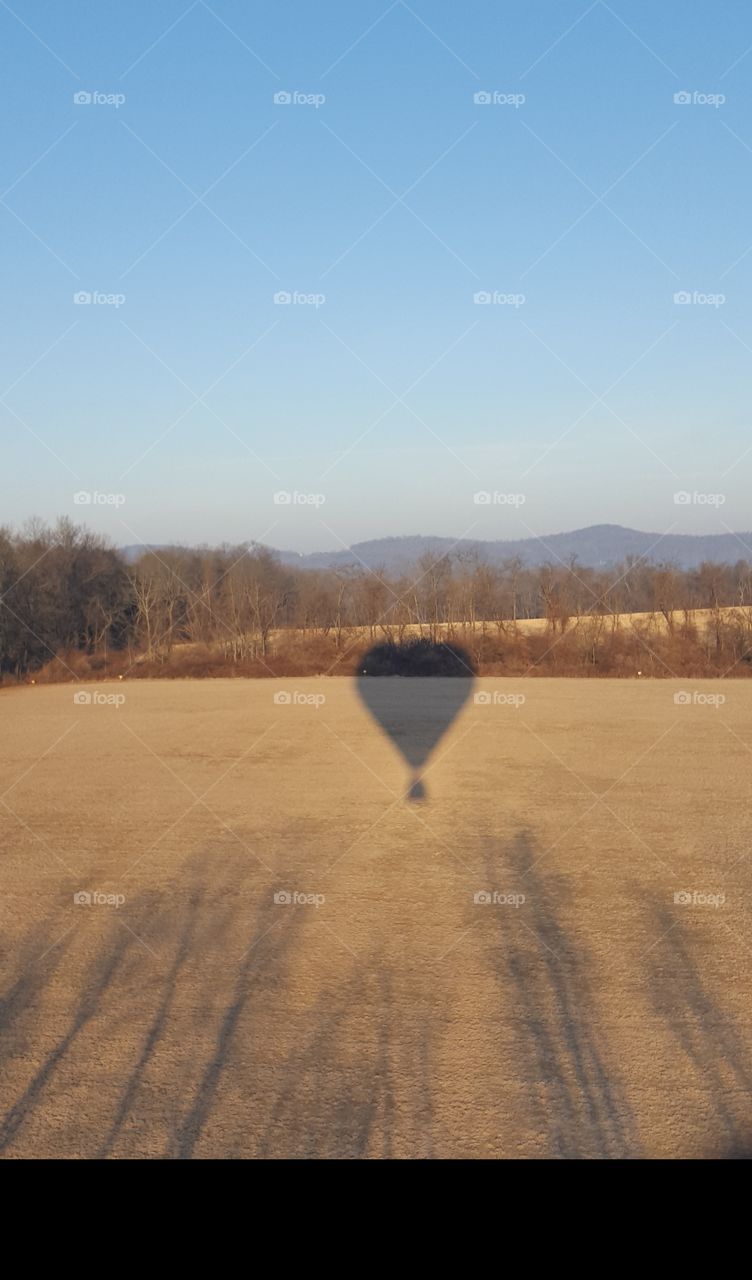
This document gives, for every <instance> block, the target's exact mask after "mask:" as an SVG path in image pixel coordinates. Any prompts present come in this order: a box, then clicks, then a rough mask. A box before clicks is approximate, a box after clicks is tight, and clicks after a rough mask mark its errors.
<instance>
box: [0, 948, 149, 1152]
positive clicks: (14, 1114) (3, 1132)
mask: <svg viewBox="0 0 752 1280" xmlns="http://www.w3.org/2000/svg"><path fill="white" fill-rule="evenodd" d="M137 945H138V943H137V941H136V939H135V938H134V937H132V936H130V935H129V934H128V933H126V932H124V931H120V932H118V933H117V934H115V935H112V936H110V937H109V938H108V939H107V940H106V942H105V944H104V945H103V947H102V949H101V952H100V954H99V955H98V956H97V958H96V959H95V961H94V963H93V964H92V965H91V967H90V970H89V974H88V978H87V983H86V987H85V990H84V991H83V993H82V995H81V997H80V999H79V1002H78V1004H77V1007H76V1010H75V1013H74V1014H73V1016H72V1017H71V1019H70V1023H69V1026H68V1030H67V1031H66V1032H65V1034H64V1035H63V1036H62V1037H61V1038H60V1039H59V1040H58V1042H57V1043H56V1045H55V1046H54V1048H53V1049H52V1050H51V1051H50V1052H49V1053H48V1054H47V1056H46V1057H45V1059H44V1061H43V1062H42V1063H41V1065H40V1066H39V1067H38V1069H37V1070H36V1072H35V1073H34V1076H33V1078H32V1080H31V1081H30V1083H29V1084H28V1085H27V1086H26V1088H25V1089H24V1090H23V1092H22V1094H21V1095H20V1097H19V1098H18V1099H17V1100H16V1102H15V1103H14V1104H13V1105H12V1106H11V1107H10V1108H9V1109H8V1111H7V1112H6V1114H5V1115H4V1116H3V1119H2V1121H0V1152H3V1151H5V1150H6V1148H7V1147H8V1146H9V1145H10V1144H11V1143H12V1142H13V1140H14V1139H15V1137H16V1136H17V1134H18V1132H19V1130H20V1129H21V1127H22V1126H23V1124H24V1123H25V1121H26V1119H27V1117H28V1116H29V1115H30V1113H31V1112H32V1111H33V1109H34V1108H35V1107H36V1106H37V1104H38V1103H39V1102H40V1100H41V1098H42V1095H43V1094H44V1091H45V1090H46V1088H47V1087H48V1085H49V1084H50V1082H51V1081H52V1079H53V1077H54V1075H55V1073H56V1071H57V1070H58V1068H59V1067H60V1066H61V1065H62V1063H63V1062H64V1060H65V1059H66V1057H67V1055H68V1053H69V1052H70V1050H71V1048H72V1047H73V1045H74V1044H75V1043H76V1041H77V1040H78V1038H79V1037H80V1035H81V1033H82V1032H83V1031H84V1030H85V1029H86V1028H87V1027H88V1026H89V1024H90V1023H91V1022H92V1020H93V1019H94V1018H95V1017H96V1016H97V1015H98V1013H99V1011H100V1002H101V1000H102V999H103V998H104V996H105V995H106V994H107V993H108V991H109V990H110V988H111V986H112V983H113V982H114V981H115V979H116V978H117V976H118V975H119V973H120V972H121V970H122V967H123V964H124V961H125V959H126V957H127V956H128V955H129V953H130V952H131V951H132V950H133V948H134V947H135V946H137ZM58 963H59V961H58ZM49 980H50V975H49V973H47V975H46V977H45V978H43V979H38V985H37V986H36V994H37V996H38V995H39V994H40V992H41V991H42V990H43V989H44V987H45V986H46V985H47V983H48V982H49ZM20 1013H21V1009H20V1007H19V1005H18V1004H16V1007H15V1009H14V1008H12V1007H11V1008H10V1009H9V1008H8V1007H6V1008H5V1011H4V1021H3V1024H2V1028H1V1029H2V1031H3V1033H5V1032H6V1031H7V1029H8V1026H9V1025H10V1019H11V1018H12V1017H18V1016H19V1015H20Z"/></svg>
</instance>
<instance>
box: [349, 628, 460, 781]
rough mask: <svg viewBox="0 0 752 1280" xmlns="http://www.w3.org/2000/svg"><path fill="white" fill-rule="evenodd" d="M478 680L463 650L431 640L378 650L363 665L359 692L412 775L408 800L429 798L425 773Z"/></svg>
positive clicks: (367, 655) (369, 652) (365, 659)
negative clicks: (425, 768) (427, 765)
mask: <svg viewBox="0 0 752 1280" xmlns="http://www.w3.org/2000/svg"><path fill="white" fill-rule="evenodd" d="M474 677H475V671H474V668H473V663H472V659H471V658H470V657H469V655H468V654H467V653H465V652H464V650H463V649H460V648H458V647H457V646H456V645H450V644H441V643H438V644H436V643H434V642H433V641H431V640H426V639H420V640H410V641H407V642H406V643H404V644H394V643H389V644H380V645H376V646H375V648H373V649H369V651H368V653H366V655H365V657H364V658H363V659H362V660H361V662H360V666H359V671H358V678H357V685H358V693H359V694H360V697H361V698H362V699H363V702H364V703H365V705H366V706H367V708H368V710H369V711H370V713H371V715H372V716H373V718H374V720H376V722H377V723H378V724H379V725H380V726H381V728H382V729H383V730H384V733H386V734H387V735H388V737H390V738H391V740H392V742H393V743H394V745H395V746H396V748H397V750H398V751H400V752H401V753H402V755H403V756H404V758H405V760H406V761H407V763H408V764H409V766H410V768H411V770H412V776H411V780H410V786H409V789H408V792H407V796H408V799H410V800H423V799H425V796H426V790H425V786H424V784H423V782H422V781H421V776H420V775H421V772H422V770H423V768H424V766H425V763H426V760H427V759H428V757H429V756H430V754H431V752H432V751H433V750H434V748H435V747H436V744H437V743H438V742H439V740H440V739H441V738H442V737H443V736H444V734H445V733H446V731H447V729H448V728H449V726H450V724H451V723H452V721H453V720H454V719H455V717H456V716H457V715H458V713H459V712H460V711H461V710H462V707H463V706H464V704H465V702H466V701H467V699H468V697H469V696H470V692H471V690H472V686H473V680H474Z"/></svg>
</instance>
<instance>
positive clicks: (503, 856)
mask: <svg viewBox="0 0 752 1280" xmlns="http://www.w3.org/2000/svg"><path fill="white" fill-rule="evenodd" d="M537 857H539V854H538V853H537V852H536V848H535V845H534V844H533V842H532V841H531V840H530V839H529V838H528V837H527V836H526V835H524V834H520V835H518V837H517V838H516V839H515V840H514V841H513V843H512V844H511V846H510V847H508V848H503V849H501V850H500V849H499V845H498V842H496V843H495V845H494V843H493V842H488V843H487V845H486V848H485V858H484V861H485V872H486V878H487V884H488V886H489V888H490V889H491V890H492V891H494V890H495V891H496V892H497V893H500V894H509V893H510V891H511V890H512V889H514V890H515V891H519V892H521V893H524V895H525V902H524V904H523V905H522V906H520V907H519V908H508V907H505V908H503V909H502V910H500V911H499V913H498V916H497V919H498V922H499V931H500V934H501V937H500V944H499V945H498V946H496V947H494V950H493V953H492V963H493V966H494V970H495V974H496V978H497V980H498V984H499V997H500V1000H502V1001H503V1006H502V1008H501V1011H500V1012H501V1016H502V1017H504V1018H507V1017H508V1016H509V1015H508V1011H509V1010H510V1009H511V1010H512V1011H513V1017H514V1018H515V1021H516V1022H517V1024H518V1049H517V1053H516V1058H515V1062H516V1064H518V1073H519V1078H520V1079H521V1080H523V1081H524V1082H526V1083H527V1084H528V1086H529V1087H528V1088H527V1090H526V1093H527V1096H528V1097H529V1099H530V1110H531V1116H530V1121H531V1125H532V1126H534V1128H535V1130H536V1132H537V1134H538V1136H539V1138H540V1139H541V1140H542V1143H543V1148H544V1150H543V1152H542V1154H544V1155H548V1156H552V1157H559V1158H564V1159H576V1158H595V1159H604V1158H612V1159H624V1158H628V1157H635V1156H639V1155H640V1145H639V1139H638V1136H637V1130H636V1125H635V1121H634V1117H633V1114H632V1109H631V1106H630V1104H629V1101H628V1098H627V1095H626V1092H625V1089H624V1087H623V1086H622V1084H621V1082H620V1076H619V1070H618V1068H617V1065H616V1063H615V1061H614V1056H615V1055H614V1054H613V1053H612V1051H611V1047H610V1046H609V1043H608V1040H607V1038H606V1036H605V1034H604V1032H603V1029H602V1028H601V1026H600V1020H599V1013H598V1009H597V1007H596V1005H595V1002H594V1000H593V998H592V995H591V991H590V985H591V978H592V976H593V962H592V960H591V958H590V956H589V954H588V952H587V951H586V949H585V947H584V945H583V943H582V941H581V939H580V938H577V939H575V938H574V937H573V935H572V931H571V929H570V928H569V927H568V926H567V925H566V924H565V923H564V921H565V919H566V918H567V916H568V915H569V906H570V902H571V891H570V889H569V885H568V882H567V881H566V879H565V878H564V877H562V876H560V875H557V874H556V873H555V872H552V870H551V860H550V858H548V859H546V861H545V865H544V864H543V863H541V865H540V866H536V865H535V864H536V858H537ZM507 875H508V878H507ZM502 876H503V880H502ZM510 911H513V912H514V919H511V918H510V917H509V914H508V913H509V912H510Z"/></svg>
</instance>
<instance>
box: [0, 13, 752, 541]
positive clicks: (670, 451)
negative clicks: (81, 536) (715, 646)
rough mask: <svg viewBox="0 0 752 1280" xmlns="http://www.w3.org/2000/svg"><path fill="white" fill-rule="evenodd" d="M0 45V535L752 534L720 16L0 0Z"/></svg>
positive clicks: (729, 42) (744, 281)
mask: <svg viewBox="0 0 752 1280" xmlns="http://www.w3.org/2000/svg"><path fill="white" fill-rule="evenodd" d="M0 39H1V40H2V46H3V49H4V54H5V58H4V61H5V64H6V66H5V75H4V79H3V84H2V89H1V90H0V92H1V93H2V97H3V110H4V117H5V128H4V131H3V144H2V149H1V152H0V183H1V188H2V191H3V192H4V193H5V194H4V195H3V197H2V201H3V202H2V204H0V220H2V229H3V245H4V279H3V286H4V287H3V296H4V304H5V315H6V332H7V339H6V342H5V343H4V345H3V350H2V356H1V357H0V360H1V362H2V370H1V372H0V376H1V378H2V384H1V386H0V392H2V404H0V423H1V424H2V432H3V467H2V475H3V485H2V504H1V507H0V520H1V521H3V522H6V523H14V524H20V523H21V522H22V521H24V520H25V519H26V518H28V517H29V516H31V515H37V516H41V517H43V518H45V519H53V518H54V517H55V516H57V515H69V516H71V517H73V518H75V519H84V520H85V521H86V523H88V524H89V525H91V526H92V527H94V528H96V529H98V530H101V531H102V532H105V533H107V534H108V535H109V536H110V537H112V538H113V539H114V540H115V541H116V542H118V543H132V542H137V541H141V540H143V541H155V542H168V541H181V542H209V543H217V542H221V541H238V540H242V539H249V538H253V539H261V540H263V541H266V542H268V543H269V544H271V545H275V546H280V547H291V548H297V549H300V550H314V549H324V548H334V547H338V546H340V545H342V544H350V543H352V542H354V541H358V540H362V539H366V538H372V537H378V536H382V535H391V534H401V533H439V534H448V535H453V536H457V537H461V536H473V537H483V538H494V537H504V538H507V537H527V536H530V534H531V533H536V534H546V533H551V532H555V531H557V530H562V529H568V528H574V527H579V526H582V525H585V524H591V523H601V522H613V523H622V524H629V525H632V526H635V527H638V528H642V529H653V530H655V531H656V532H659V533H660V532H664V531H667V530H669V529H671V530H672V531H673V532H713V531H718V532H722V531H725V529H726V528H727V527H731V528H733V529H738V530H742V529H748V528H750V527H752V518H750V515H749V512H748V503H747V502H746V501H745V499H746V497H747V494H748V492H749V487H750V486H749V478H750V466H752V451H750V453H746V452H745V451H746V450H747V449H748V448H750V445H752V439H751V438H750V431H749V426H750V421H749V408H748V406H749V394H748V388H749V379H750V372H752V314H751V311H750V299H751V298H752V290H751V289H750V283H751V281H750V273H752V252H749V250H750V245H751V244H752V223H750V220H749V207H750V194H751V193H752V181H751V179H752V123H751V122H752V113H750V110H749V107H750V95H751V92H752V91H751V89H750V71H752V52H750V48H751V47H752V10H750V6H749V5H748V4H747V3H743V2H742V0H738V2H733V0H727V2H726V3H724V4H723V5H722V6H716V5H711V4H710V3H700V2H699V0H689V2H687V0H683V2H682V3H678V0H662V3H661V4H660V5H656V4H655V3H654V2H653V0H609V2H608V4H606V3H603V2H602V0H596V2H595V3H589V0H528V3H526V4H525V5H520V4H518V3H515V4H512V3H506V2H504V0H497V2H496V3H491V2H490V0H468V3H466V4H463V5H461V6H460V5H457V4H456V3H450V2H449V0H432V3H430V4H429V3H427V0H410V3H409V4H406V3H402V2H401V0H397V3H394V4H392V3H390V0H361V2H359V3H357V4H354V3H352V2H350V3H344V0H343V2H339V0H337V2H334V0H328V2H327V0H324V2H322V3H319V4H316V5H311V4H310V3H303V2H301V0H275V3H274V4H257V3H241V0H211V3H210V4H206V3H203V2H202V0H197V2H196V3H194V4H190V0H160V3H159V4H155V3H153V0H149V2H148V3H147V2H146V0H130V2H129V3H128V4H125V3H121V4H110V5H106V6H105V5H102V4H101V3H98V2H95V0H91V2H90V3H89V2H86V0H72V2H71V3H68V4H66V5H60V4H59V3H57V2H56V0H33V2H32V0H11V3H9V4H5V3H2V4H0ZM77 94H84V95H89V96H90V97H91V98H93V99H94V100H91V101H85V102H76V101H75V100H74V96H75V95H77ZM279 94H282V95H287V96H288V97H291V98H292V100H291V101H286V102H284V101H283V102H275V95H279ZM478 94H489V95H490V96H491V98H492V101H490V102H482V101H481V102H477V101H475V100H474V99H475V96H476V95H478ZM676 94H685V95H689V97H690V101H679V102H676V101H675V100H674V96H675V95H676ZM95 95H100V98H99V99H96V97H95ZM713 95H715V99H713ZM718 95H721V96H722V97H723V98H724V99H725V101H720V100H719V98H718ZM102 96H103V97H104V100H102ZM494 96H495V99H496V100H495V101H494V100H493V99H494ZM123 99H124V100H123ZM522 99H524V101H523V100H522ZM604 193H605V194H604ZM80 293H83V294H89V295H96V297H97V299H98V300H97V301H96V302H93V301H92V302H88V303H76V302H74V296H75V295H76V294H80ZM279 293H287V294H289V295H292V296H293V299H294V300H293V301H291V302H289V303H287V304H280V303H275V301H274V298H275V294H279ZM479 293H480V294H483V293H485V294H490V295H491V297H492V298H493V299H495V300H493V301H491V302H490V303H478V302H476V301H475V295H477V294H479ZM676 294H688V295H689V296H690V298H691V301H689V302H686V303H677V302H676V301H675V295H676ZM104 299H109V300H104ZM112 299H114V300H115V301H113V300H112ZM311 299H316V301H311ZM523 299H524V300H523ZM202 397H205V398H202ZM677 491H682V492H688V493H690V494H691V495H692V497H693V500H692V501H691V502H688V503H683V504H677V503H676V502H675V501H674V494H675V493H676V492H677ZM81 492H83V493H86V494H93V493H96V494H97V495H100V496H99V497H98V498H97V499H96V500H94V501H92V502H90V503H89V504H88V505H86V504H80V503H75V502H74V495H76V494H78V493H81ZM279 492H283V493H290V494H292V495H294V496H293V500H292V501H291V502H289V503H287V504H279V503H275V501H274V495H275V493H279ZM478 492H490V493H496V494H499V495H501V497H500V498H499V499H498V500H497V501H495V502H491V503H487V504H485V505H478V504H477V503H476V502H475V501H474V495H475V494H476V493H478ZM311 494H312V495H321V498H323V499H324V500H323V501H321V500H317V502H316V503H315V504H312V503H306V502H304V501H303V500H302V499H301V497H300V495H304V496H305V495H311ZM719 494H720V495H722V498H723V502H722V504H719V502H718V501H713V502H708V501H705V500H704V498H705V497H707V495H711V497H712V496H713V495H719ZM295 495H297V497H296V496H295ZM507 495H523V496H524V503H522V502H520V501H517V502H515V503H510V502H505V501H504V498H505V497H506V496H507ZM696 495H699V496H696ZM108 496H110V498H112V499H117V501H114V500H112V501H106V500H105V499H106V498H107V497H108ZM740 552H741V548H740Z"/></svg>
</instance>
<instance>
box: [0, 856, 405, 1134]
mask: <svg viewBox="0 0 752 1280" xmlns="http://www.w3.org/2000/svg"><path fill="white" fill-rule="evenodd" d="M246 864H247V859H246ZM246 864H244V863H243V861H242V859H240V858H239V857H237V858H236V857H231V858H228V857H226V856H225V857H223V859H222V862H221V863H220V861H219V860H218V859H217V858H216V857H215V858H212V859H211V860H210V859H208V858H199V859H195V860H194V861H193V862H192V863H191V864H190V865H189V866H188V867H187V868H186V870H185V871H184V873H183V874H182V875H181V879H180V882H179V884H178V885H177V886H173V887H172V889H171V890H170V891H169V892H166V893H159V894H157V893H152V894H142V895H141V896H140V897H138V898H137V899H134V900H133V902H131V901H130V900H129V901H128V904H127V923H126V917H125V915H122V916H120V917H118V916H117V914H116V913H115V912H114V911H113V912H112V913H111V914H110V915H109V916H107V917H106V918H105V917H104V916H100V917H99V918H98V919H96V920H94V918H93V916H92V915H91V913H90V914H89V915H88V916H87V917H85V918H84V917H81V916H80V915H79V916H78V917H77V920H76V924H77V925H80V926H81V928H82V929H83V930H84V932H83V933H82V934H81V937H79V936H78V934H79V929H78V928H74V929H73V930H72V931H71V932H70V933H69V934H68V935H67V936H65V937H64V938H63V939H62V941H61V942H60V944H59V946H57V947H55V946H52V944H53V943H54V940H55V934H56V933H57V934H58V935H59V934H60V932H61V930H60V921H59V919H58V920H57V921H56V922H55V926H54V927H53V925H52V922H48V923H47V924H46V925H45V926H40V927H39V928H35V929H34V930H33V931H30V932H29V935H28V936H27V937H26V938H25V940H24V941H23V943H22V945H21V947H20V949H19V950H18V951H17V953H16V954H17V957H18V959H17V972H16V974H15V975H14V976H11V977H10V979H9V981H8V987H7V991H6V993H5V994H4V996H3V998H2V1002H1V1003H0V1040H1V1041H2V1043H3V1045H4V1049H3V1053H4V1058H0V1069H1V1070H2V1074H3V1075H4V1076H5V1079H6V1080H7V1081H10V1079H11V1078H12V1079H14V1080H16V1081H18V1080H20V1083H17V1084H16V1085H15V1086H14V1088H15V1092H14V1093H13V1094H12V1095H11V1093H10V1087H9V1085H7V1084H6V1085H5V1086H4V1087H3V1090H2V1095H1V1096H2V1103H1V1107H2V1110H1V1111H0V1152H2V1153H10V1154H13V1155H18V1154H20V1155H26V1156H29V1155H31V1156H34V1155H35V1154H43V1155H50V1154H53V1155H59V1156H63V1157H65V1156H70V1155H83V1156H85V1157H89V1158H91V1157H97V1158H102V1157H112V1156H118V1155H120V1156H122V1155H123V1154H125V1155H141V1154H148V1155H161V1156H163V1157H167V1158H170V1159H190V1158H195V1157H196V1156H199V1157H200V1156H204V1155H210V1156H239V1157H248V1156H254V1157H262V1158H275V1157H294V1158H316V1157H318V1158H343V1157H346V1158H354V1157H355V1158H357V1157H362V1156H365V1155H379V1156H384V1157H386V1156H389V1155H390V1154H392V1152H393V1149H394V1135H395V1129H396V1123H397V1116H396V1109H397V1095H398V1093H400V1095H401V1099H402V1101H403V1102H404V1100H405V1097H406V1096H407V1097H408V1106H407V1110H408V1111H409V1112H410V1114H411V1116H413V1117H417V1120H416V1124H415V1135H414V1136H415V1141H416V1148H420V1147H421V1145H422V1147H423V1149H424V1151H426V1148H427V1142H426V1141H425V1140H424V1139H421V1136H420V1131H421V1129H422V1127H423V1126H424V1124H425V1120H426V1117H430V1098H429V1096H428V1080H429V1063H428V1060H427V1045H428V1036H427V1034H424V1030H423V1027H422V1025H421V1023H420V1021H419V1020H418V1021H417V1022H416V1023H415V1025H414V1027H413V1028H412V1030H411V1035H412V1036H413V1041H412V1044H411V1052H412V1051H413V1050H414V1053H415V1055H416V1057H417V1058H419V1059H420V1061H421V1066H420V1069H419V1070H418V1071H417V1072H416V1073H415V1075H414V1078H413V1079H412V1080H411V1081H410V1084H409V1088H408V1087H407V1086H406V1085H405V1082H404V1080H403V1078H402V1072H401V1070H400V1066H399V1062H398V1059H399V1055H400V1052H402V1049H403V1048H404V1046H402V1047H400V1045H399V1044H398V1040H399V1037H397V1036H396V1035H395V1010H394V994H393V983H394V974H393V971H392V969H391V968H390V966H389V964H388V963H387V962H386V960H385V957H384V956H383V955H381V954H371V955H369V956H367V957H366V958H365V959H364V960H361V959H355V958H353V960H352V963H351V962H350V961H349V960H347V961H346V962H345V963H343V964H342V965H341V966H340V968H339V969H338V970H337V972H336V973H335V974H334V975H333V976H332V978H331V980H330V981H329V983H328V985H323V986H322V988H321V989H320V990H319V991H317V993H316V995H315V998H314V1000H313V1001H312V1002H311V1003H310V1004H306V1002H305V1000H304V998H303V996H302V995H301V992H300V982H301V973H302V972H304V971H305V969H306V967H307V965H308V962H309V954H310V953H309V952H308V951H307V948H308V947H310V946H315V945H317V943H316V933H315V931H316V929H317V927H320V926H317V925H316V924H315V922H314V923H310V919H311V917H310V915H309V917H308V919H307V920H304V918H303V917H304V912H305V910H306V908H296V907H295V906H281V905H277V904H275V902H274V886H273V885H272V884H270V883H268V880H267V878H266V875H265V874H264V876H263V877H262V876H261V873H260V872H255V873H254V876H253V879H252V887H251V882H249V878H248V875H249V873H248V867H247V865H246ZM72 909H73V908H72ZM75 910H77V911H81V910H82V909H81V908H75ZM83 910H86V908H84V909H83ZM102 910H107V909H105V908H103V909H102ZM120 910H122V908H121V909H120ZM308 910H309V913H310V911H312V910H313V909H312V908H308ZM87 926H90V927H91V928H99V929H100V934H99V935H98V936H96V937H95V938H94V939H93V941H94V945H93V946H92V937H91V933H90V932H89V931H88V930H87ZM319 936H320V937H322V938H323V937H324V936H325V935H319ZM84 944H85V945H84ZM50 947H52V949H51V950H49V951H48V948H50ZM145 948H147V949H146V950H145ZM45 952H47V954H46V955H45V954H44V953H45ZM150 952H151V954H150ZM61 985H62V987H63V990H64V998H63V1000H62V1003H61V1000H60V995H59V987H60V986H61ZM46 1006H47V1007H49V1006H53V1007H54V1008H55V1017H54V1034H53V1035H52V1036H50V1034H49V1026H50V1023H49V1021H48V1020H46V1019H45V1018H44V1016H42V1018H41V1019H40V1010H44V1009H45V1007H46ZM42 1022H44V1025H45V1031H46V1034H42V1033H41V1032H40V1025H41V1023H42ZM50 1041H51V1042H50ZM29 1063H32V1064H33V1066H32V1068H31V1070H30V1072H29V1070H28V1064H29ZM5 1068H16V1069H17V1070H16V1071H15V1072H13V1073H11V1072H10V1070H9V1071H8V1072H7V1073H6V1071H5V1070H4V1069H5ZM398 1077H399V1078H398ZM71 1080H74V1081H75V1088H76V1089H77V1090H78V1095H77V1096H78V1098H79V1099H80V1098H81V1097H83V1105H81V1104H80V1103H79V1102H77V1101H76V1099H75V1098H73V1099H72V1098H70V1097H69V1094H70V1088H71V1086H70V1085H69V1081H71ZM413 1090H414V1092H412V1091H413ZM61 1099H62V1100H63V1101H62V1105H61ZM66 1099H67V1100H68V1101H66ZM40 1123H41V1124H42V1125H43V1134H44V1137H43V1141H44V1142H45V1144H47V1145H45V1149H44V1150H43V1151H42V1152H39V1151H38V1150H37V1149H36V1146H37V1140H36V1139H35V1137H34V1135H35V1134H36V1133H37V1132H39V1128H40ZM50 1142H51V1143H52V1146H53V1148H54V1149H53V1150H52V1151H50V1150H49V1149H48V1144H50ZM426 1153H427V1152H426Z"/></svg>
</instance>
